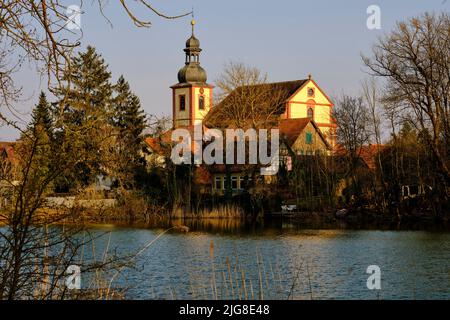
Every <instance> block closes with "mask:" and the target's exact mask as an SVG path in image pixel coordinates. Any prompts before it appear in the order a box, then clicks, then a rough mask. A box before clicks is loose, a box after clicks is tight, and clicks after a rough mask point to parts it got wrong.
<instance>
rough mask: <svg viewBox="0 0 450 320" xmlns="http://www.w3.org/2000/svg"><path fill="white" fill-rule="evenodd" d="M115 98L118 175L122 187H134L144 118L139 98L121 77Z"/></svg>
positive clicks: (114, 114) (114, 115)
mask: <svg viewBox="0 0 450 320" xmlns="http://www.w3.org/2000/svg"><path fill="white" fill-rule="evenodd" d="M114 91H115V93H116V96H115V97H114V99H113V102H112V113H113V117H112V124H113V126H114V127H115V128H116V131H117V143H116V149H118V150H117V152H118V154H119V156H118V157H119V160H118V161H119V162H120V164H121V165H120V166H119V167H118V169H117V170H118V171H119V172H118V175H120V177H121V178H119V181H120V183H121V184H122V186H124V187H127V188H131V187H133V186H134V180H135V174H136V172H137V170H138V168H139V166H141V165H142V161H141V160H142V159H141V158H142V157H141V152H140V151H141V149H142V142H143V141H142V140H143V137H142V132H143V130H144V129H145V126H146V117H145V114H144V111H143V110H142V108H141V104H140V101H139V98H138V97H137V96H136V95H134V94H133V93H132V92H131V90H130V86H129V84H128V82H127V81H125V79H124V77H123V76H121V77H120V78H119V80H118V81H117V84H116V85H115V86H114Z"/></svg>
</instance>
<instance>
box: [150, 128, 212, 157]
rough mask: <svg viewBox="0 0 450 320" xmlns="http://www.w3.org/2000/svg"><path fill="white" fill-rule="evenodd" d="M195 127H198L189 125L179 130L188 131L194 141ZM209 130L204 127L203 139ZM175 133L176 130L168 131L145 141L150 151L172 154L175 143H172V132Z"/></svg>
mask: <svg viewBox="0 0 450 320" xmlns="http://www.w3.org/2000/svg"><path fill="white" fill-rule="evenodd" d="M195 127H196V126H194V125H189V126H181V127H178V128H177V129H184V130H187V131H188V132H189V134H190V136H191V137H192V139H194V131H195ZM207 130H208V128H207V127H205V126H203V125H202V137H203V134H204V133H206V132H207ZM173 131H174V129H170V130H167V131H166V132H164V133H163V134H161V135H160V136H157V137H148V138H146V139H145V142H146V143H147V145H148V146H149V147H150V149H151V150H152V151H153V152H155V153H157V154H159V155H167V154H170V150H171V146H172V145H173V144H174V143H175V142H173V141H172V132H173Z"/></svg>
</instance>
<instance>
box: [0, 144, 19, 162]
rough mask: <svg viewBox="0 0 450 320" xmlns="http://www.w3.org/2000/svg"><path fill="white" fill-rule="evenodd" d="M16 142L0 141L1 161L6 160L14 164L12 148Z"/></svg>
mask: <svg viewBox="0 0 450 320" xmlns="http://www.w3.org/2000/svg"><path fill="white" fill-rule="evenodd" d="M15 144H16V142H7V141H0V155H1V156H2V159H7V160H8V161H10V162H15V161H16V158H15V156H14V146H15Z"/></svg>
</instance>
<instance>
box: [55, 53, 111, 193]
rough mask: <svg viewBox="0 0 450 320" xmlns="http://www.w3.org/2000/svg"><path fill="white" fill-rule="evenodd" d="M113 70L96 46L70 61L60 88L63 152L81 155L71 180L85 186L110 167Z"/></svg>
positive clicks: (60, 134)
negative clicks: (108, 161)
mask: <svg viewBox="0 0 450 320" xmlns="http://www.w3.org/2000/svg"><path fill="white" fill-rule="evenodd" d="M110 78H111V73H110V72H109V71H108V66H107V64H106V63H105V61H104V59H103V58H102V57H101V55H99V54H98V53H97V52H96V51H95V49H94V48H93V47H90V46H88V47H87V50H86V52H80V53H79V54H78V56H76V57H74V58H73V59H72V62H71V66H70V69H69V70H67V72H66V74H65V76H64V80H65V81H66V83H67V85H66V87H65V88H64V89H63V90H60V91H59V92H58V93H59V96H60V103H59V106H58V107H59V108H58V109H57V110H55V113H56V114H57V117H58V119H59V120H60V121H59V126H58V131H59V145H60V147H61V152H72V153H73V154H74V155H76V156H77V157H79V161H78V164H77V167H76V169H75V170H74V172H71V173H70V175H72V177H69V178H68V179H67V180H68V181H77V182H78V184H81V186H86V185H88V184H90V183H92V182H94V181H95V179H96V176H97V175H98V174H100V173H104V171H105V170H106V168H107V163H106V161H107V159H105V157H104V155H105V151H106V150H107V149H108V148H110V147H111V125H110V121H109V119H110V117H111V94H112V85H111V83H110Z"/></svg>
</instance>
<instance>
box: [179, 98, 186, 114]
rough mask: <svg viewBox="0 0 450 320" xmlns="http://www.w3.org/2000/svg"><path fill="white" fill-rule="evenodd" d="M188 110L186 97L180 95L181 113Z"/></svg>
mask: <svg viewBox="0 0 450 320" xmlns="http://www.w3.org/2000/svg"><path fill="white" fill-rule="evenodd" d="M184 110H186V96H185V95H180V111H184Z"/></svg>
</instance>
